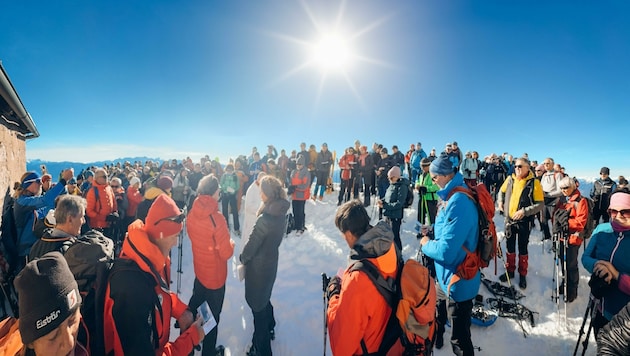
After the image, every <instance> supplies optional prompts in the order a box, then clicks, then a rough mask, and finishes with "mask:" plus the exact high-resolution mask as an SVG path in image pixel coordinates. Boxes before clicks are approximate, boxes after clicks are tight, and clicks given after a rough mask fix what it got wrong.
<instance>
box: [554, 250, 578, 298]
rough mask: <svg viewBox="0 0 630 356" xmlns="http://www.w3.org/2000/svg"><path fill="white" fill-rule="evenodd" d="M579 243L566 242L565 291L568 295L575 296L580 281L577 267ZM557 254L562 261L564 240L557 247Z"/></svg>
mask: <svg viewBox="0 0 630 356" xmlns="http://www.w3.org/2000/svg"><path fill="white" fill-rule="evenodd" d="M579 250H580V245H571V244H567V258H566V266H565V268H566V278H567V291H568V293H569V295H571V294H573V293H574V295H576V296H577V289H578V284H579V282H580V270H579V269H578V252H579ZM558 255H559V257H560V261H563V262H564V242H563V241H561V242H560V248H559V249H558Z"/></svg>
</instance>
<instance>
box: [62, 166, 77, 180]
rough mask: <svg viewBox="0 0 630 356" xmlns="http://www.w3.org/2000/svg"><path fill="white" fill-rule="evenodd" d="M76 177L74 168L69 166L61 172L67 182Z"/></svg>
mask: <svg viewBox="0 0 630 356" xmlns="http://www.w3.org/2000/svg"><path fill="white" fill-rule="evenodd" d="M73 177H74V169H72V168H68V169H66V170H65V171H63V172H62V173H61V178H63V179H64V180H65V181H66V182H67V181H69V180H70V179H72V178H73Z"/></svg>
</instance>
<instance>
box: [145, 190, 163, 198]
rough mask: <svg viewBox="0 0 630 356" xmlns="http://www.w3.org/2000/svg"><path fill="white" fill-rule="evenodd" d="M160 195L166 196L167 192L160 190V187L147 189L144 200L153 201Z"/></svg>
mask: <svg viewBox="0 0 630 356" xmlns="http://www.w3.org/2000/svg"><path fill="white" fill-rule="evenodd" d="M160 194H166V192H165V191H163V190H162V189H160V188H158V187H151V188H149V189H147V191H146V192H144V199H147V200H153V199H155V198H157V197H158V195H160Z"/></svg>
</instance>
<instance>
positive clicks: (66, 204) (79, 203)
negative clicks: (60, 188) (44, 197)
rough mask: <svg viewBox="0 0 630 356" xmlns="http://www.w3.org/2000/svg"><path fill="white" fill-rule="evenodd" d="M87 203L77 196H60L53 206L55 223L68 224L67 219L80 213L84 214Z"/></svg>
mask: <svg viewBox="0 0 630 356" xmlns="http://www.w3.org/2000/svg"><path fill="white" fill-rule="evenodd" d="M86 207H87V201H86V200H85V199H84V198H82V197H80V196H78V195H69V194H66V195H62V196H61V197H60V198H59V200H58V201H57V205H56V206H55V222H56V223H57V224H64V223H66V222H68V217H70V216H73V217H76V216H79V214H80V213H81V212H83V213H84V214H85V208H86Z"/></svg>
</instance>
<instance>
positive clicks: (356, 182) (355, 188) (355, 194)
mask: <svg viewBox="0 0 630 356" xmlns="http://www.w3.org/2000/svg"><path fill="white" fill-rule="evenodd" d="M350 181H351V182H352V183H350V185H351V186H352V199H359V187H360V185H361V175H360V174H359V175H357V176H354V175H353V176H352V178H351V179H350Z"/></svg>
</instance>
